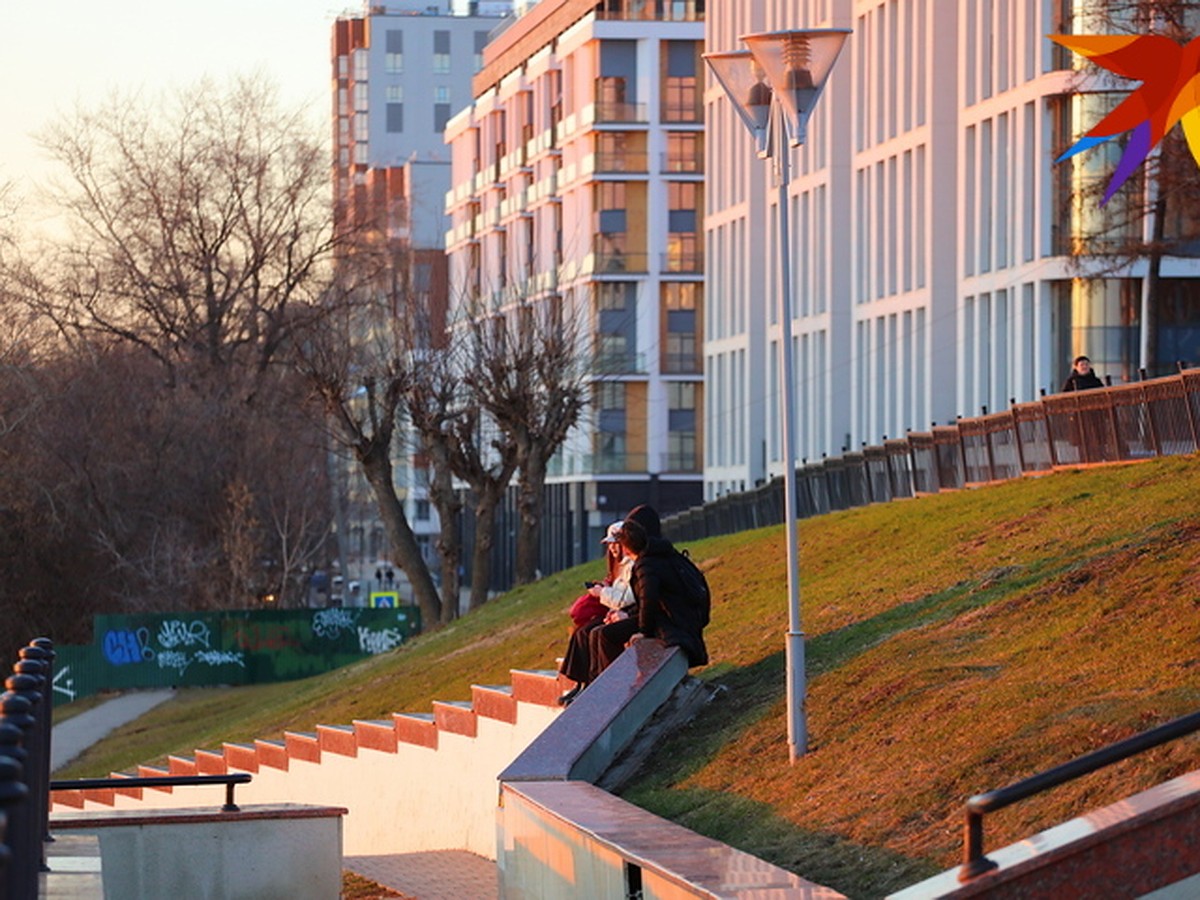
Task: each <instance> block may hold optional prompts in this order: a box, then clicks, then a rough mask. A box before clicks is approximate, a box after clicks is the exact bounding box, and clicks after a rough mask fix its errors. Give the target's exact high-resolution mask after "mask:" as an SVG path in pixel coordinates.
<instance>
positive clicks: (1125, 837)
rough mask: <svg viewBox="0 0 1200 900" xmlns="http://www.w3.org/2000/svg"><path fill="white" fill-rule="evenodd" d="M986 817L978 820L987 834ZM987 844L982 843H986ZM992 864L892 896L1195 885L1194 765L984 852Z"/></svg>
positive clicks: (1198, 852) (1198, 782)
mask: <svg viewBox="0 0 1200 900" xmlns="http://www.w3.org/2000/svg"><path fill="white" fill-rule="evenodd" d="M986 827H987V822H986V819H985V821H984V829H985V830H984V834H985V837H986V834H987V831H986ZM986 846H987V845H986V843H985V845H984V847H985V849H986ZM987 857H988V859H990V860H992V861H993V862H995V863H996V864H997V868H996V869H993V870H992V871H990V872H987V873H986V874H984V875H980V876H978V877H976V878H973V879H971V880H970V881H969V882H967V883H965V884H963V883H960V882H959V880H958V869H957V868H955V869H951V870H949V871H947V872H942V873H941V874H940V875H935V876H934V877H933V878H929V879H926V880H925V881H922V882H920V883H918V884H915V885H912V886H911V887H908V888H905V889H904V890H903V891H900V892H899V893H896V894H892V895H891V898H892V900H927V898H934V897H953V898H959V897H963V898H965V897H985V896H986V897H1001V896H1003V897H1067V896H1071V897H1112V896H1118V894H1117V893H1114V889H1115V887H1116V886H1118V885H1119V886H1120V890H1119V896H1122V897H1136V896H1142V895H1144V894H1147V893H1149V892H1150V891H1154V890H1157V889H1159V888H1171V887H1172V886H1176V885H1183V884H1184V883H1185V882H1187V883H1188V884H1189V887H1186V888H1185V887H1180V888H1179V889H1178V892H1177V893H1169V894H1167V895H1168V896H1173V897H1195V896H1200V894H1197V893H1195V891H1196V889H1197V888H1198V887H1200V883H1198V882H1200V877H1198V876H1200V771H1196V772H1189V773H1188V774H1187V775H1182V776H1180V777H1179V778H1174V779H1172V780H1171V781H1168V782H1165V783H1164V784H1160V785H1158V786H1156V787H1153V788H1150V789H1149V790H1147V791H1143V792H1142V793H1140V794H1135V795H1134V796H1132V797H1128V798H1126V799H1124V800H1121V801H1119V802H1117V803H1114V804H1112V805H1111V806H1106V807H1104V808H1103V809H1098V810H1096V811H1094V812H1091V813H1088V814H1087V815H1085V816H1080V817H1079V818H1077V819H1072V820H1071V821H1069V822H1065V823H1063V824H1062V825H1058V826H1056V827H1054V828H1050V829H1048V830H1046V831H1043V832H1040V833H1039V834H1035V835H1033V836H1032V837H1030V838H1029V839H1027V840H1024V841H1022V842H1021V843H1019V844H1012V845H1010V846H1008V847H1003V848H1000V849H997V850H994V851H991V852H989V853H987Z"/></svg>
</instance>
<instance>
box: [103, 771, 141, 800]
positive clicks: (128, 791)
mask: <svg viewBox="0 0 1200 900" xmlns="http://www.w3.org/2000/svg"><path fill="white" fill-rule="evenodd" d="M108 777H109V778H136V777H137V776H136V775H130V774H129V773H128V772H109V773H108ZM113 792H114V793H116V794H119V795H120V796H122V797H131V798H132V799H134V800H141V799H142V788H140V787H128V788H114V789H113Z"/></svg>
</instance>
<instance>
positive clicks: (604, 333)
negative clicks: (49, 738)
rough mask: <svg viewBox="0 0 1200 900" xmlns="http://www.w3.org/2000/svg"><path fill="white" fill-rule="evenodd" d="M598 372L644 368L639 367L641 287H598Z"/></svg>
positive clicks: (607, 284)
mask: <svg viewBox="0 0 1200 900" xmlns="http://www.w3.org/2000/svg"><path fill="white" fill-rule="evenodd" d="M594 290H595V294H594V303H595V310H594V315H595V322H596V325H595V331H596V338H595V353H596V361H595V365H596V371H597V372H601V373H610V374H616V373H630V372H636V371H639V370H640V369H642V368H644V367H643V366H639V365H638V361H637V358H636V355H635V352H634V351H635V349H636V346H637V284H635V283H634V282H628V281H622V282H616V281H614V282H603V283H598V284H596V285H595V287H594Z"/></svg>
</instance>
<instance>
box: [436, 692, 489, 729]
mask: <svg viewBox="0 0 1200 900" xmlns="http://www.w3.org/2000/svg"><path fill="white" fill-rule="evenodd" d="M433 718H434V721H435V722H437V727H438V731H444V732H446V733H447V734H461V735H465V736H466V737H475V735H476V733H477V731H478V725H479V721H478V719H477V718H476V716H475V710H474V708H473V707H472V706H471V704H470V702H468V701H465V700H434V701H433Z"/></svg>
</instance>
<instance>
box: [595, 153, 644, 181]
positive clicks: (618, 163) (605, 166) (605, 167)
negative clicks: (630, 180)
mask: <svg viewBox="0 0 1200 900" xmlns="http://www.w3.org/2000/svg"><path fill="white" fill-rule="evenodd" d="M594 158H595V166H596V168H595V169H594V170H593V171H595V173H596V174H597V175H608V174H629V173H634V174H639V175H645V174H647V173H648V172H649V161H648V160H647V158H646V154H645V153H620V152H617V151H600V152H598V153H596V154H595V157H594Z"/></svg>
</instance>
